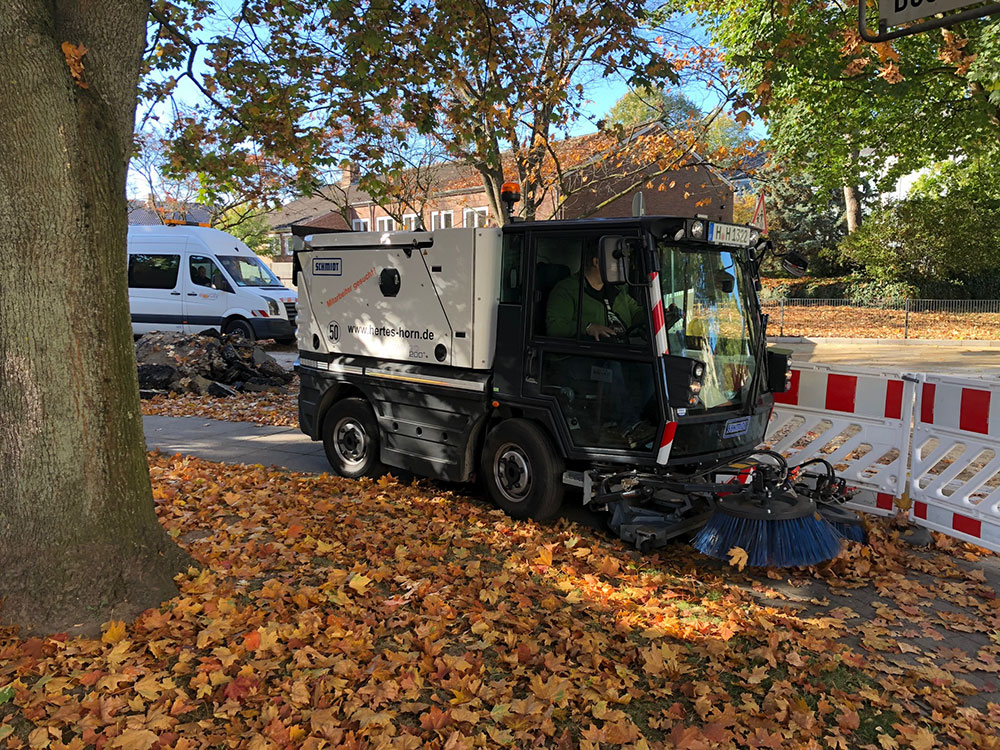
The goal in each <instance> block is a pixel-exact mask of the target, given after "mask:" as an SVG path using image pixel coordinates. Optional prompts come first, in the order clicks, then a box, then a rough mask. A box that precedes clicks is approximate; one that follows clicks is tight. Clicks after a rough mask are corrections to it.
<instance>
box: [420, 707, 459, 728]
mask: <svg viewBox="0 0 1000 750" xmlns="http://www.w3.org/2000/svg"><path fill="white" fill-rule="evenodd" d="M449 724H451V713H450V712H448V711H442V710H441V709H440V708H438V707H437V706H431V710H430V711H428V712H427V713H424V714H421V715H420V726H422V727H423V728H424V729H434V730H438V729H444V728H445V727H446V726H448V725H449Z"/></svg>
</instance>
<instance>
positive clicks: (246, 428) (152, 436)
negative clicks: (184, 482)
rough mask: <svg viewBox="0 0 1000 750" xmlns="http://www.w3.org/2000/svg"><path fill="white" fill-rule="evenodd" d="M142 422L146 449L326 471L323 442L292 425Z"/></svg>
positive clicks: (160, 419) (150, 418) (185, 419)
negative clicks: (312, 438) (314, 440)
mask: <svg viewBox="0 0 1000 750" xmlns="http://www.w3.org/2000/svg"><path fill="white" fill-rule="evenodd" d="M142 424H143V430H144V432H145V433H146V448H147V449H148V450H160V451H162V452H163V453H167V454H171V455H172V454H174V453H184V454H187V455H191V456H197V457H198V458H204V459H207V460H209V461H219V462H225V463H243V464H262V465H264V466H271V465H272V464H274V465H278V466H284V467H285V468H287V469H290V470H292V471H304V472H312V473H317V474H318V473H322V472H328V471H330V464H329V463H327V460H326V454H325V453H324V452H323V444H322V443H318V442H317V443H314V442H313V441H312V440H310V439H309V438H308V437H306V436H305V435H303V434H302V433H301V432H299V430H298V428H295V427H267V426H264V425H257V424H253V423H251V422H221V421H218V420H215V419H201V418H199V417H157V416H146V417H143V418H142Z"/></svg>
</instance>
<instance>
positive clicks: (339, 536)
mask: <svg viewBox="0 0 1000 750" xmlns="http://www.w3.org/2000/svg"><path fill="white" fill-rule="evenodd" d="M150 470H151V474H152V478H153V486H154V497H155V499H156V503H157V509H158V512H159V515H160V518H161V521H162V523H163V524H164V526H165V527H166V528H167V529H168V530H169V531H170V533H171V535H172V536H173V537H174V538H175V539H177V541H178V542H179V543H180V544H182V545H184V546H185V547H186V548H187V549H188V550H189V551H190V552H191V554H192V555H193V556H194V558H195V559H196V560H197V561H198V562H199V563H200V564H201V565H202V566H203V568H202V569H201V570H195V569H192V570H190V571H189V572H188V573H187V574H186V575H183V576H181V577H180V580H179V583H180V587H181V595H180V596H178V597H177V598H175V599H173V600H171V601H169V602H167V603H165V604H164V605H163V607H162V608H160V609H159V610H151V611H148V612H146V613H145V614H144V615H142V616H141V617H140V618H139V620H138V621H137V622H136V623H135V624H134V625H125V624H123V623H117V622H113V623H108V624H107V625H106V626H105V628H104V632H103V637H102V638H101V639H99V640H85V639H73V640H67V639H65V638H61V637H58V636H57V637H53V638H47V639H38V638H29V639H26V640H23V639H19V638H17V637H15V636H14V635H13V634H11V633H5V632H3V631H0V745H5V746H6V747H9V748H20V747H29V746H30V747H34V748H45V747H51V748H56V749H63V748H85V747H87V748H89V747H93V748H123V749H128V750H135V749H138V750H149V749H150V748H177V749H178V750H184V749H190V748H230V747H241V748H243V747H245V748H253V749H255V750H257V749H263V748H274V749H278V748H308V749H309V750H318V749H319V748H338V747H344V748H364V747H369V748H378V747H385V748H390V747H401V748H419V747H431V748H434V747H437V748H463V747H535V746H541V747H562V748H576V747H580V748H594V747H608V748H610V747H664V748H670V747H676V748H686V749H689V750H703V749H704V750H707V749H709V748H732V747H737V748H774V749H775V750H777V749H778V748H876V749H878V750H891V749H892V748H897V747H898V748H914V749H916V750H927V749H929V748H936V747H939V748H944V747H965V748H978V749H984V750H990V749H995V748H1000V740H998V738H997V732H998V728H1000V705H998V701H1000V692H998V688H997V686H996V681H997V678H998V670H1000V663H998V658H1000V605H998V600H997V598H996V590H995V585H996V578H995V576H994V573H995V572H996V571H997V570H998V568H997V565H996V559H995V558H992V557H982V556H981V555H980V554H979V553H978V552H976V551H975V550H974V549H973V548H970V547H966V546H964V545H963V546H958V545H955V546H954V548H952V549H946V550H941V549H938V550H934V551H927V552H915V551H913V550H911V549H909V548H908V547H906V546H905V545H904V544H902V543H901V542H900V541H899V540H898V538H897V531H896V530H894V529H893V527H892V525H891V524H889V523H885V524H884V525H882V526H879V527H878V528H876V529H874V530H873V546H872V547H862V546H859V545H855V546H852V547H851V548H849V549H848V550H847V551H846V553H845V554H844V556H843V557H842V558H841V559H839V560H837V561H835V562H834V563H833V564H831V565H829V566H828V567H826V568H824V569H822V570H819V571H804V572H797V573H794V574H792V578H791V579H790V578H789V574H788V573H787V572H785V573H776V572H775V573H771V574H770V576H769V575H768V573H767V572H761V571H758V572H749V571H747V572H743V573H740V572H738V571H736V570H734V569H732V568H728V567H725V566H722V565H720V564H718V563H715V562H711V561H708V560H706V559H705V558H702V557H700V556H698V555H697V554H696V553H694V552H692V551H690V550H689V549H688V548H686V547H683V546H679V545H678V546H674V547H670V548H668V549H667V550H666V551H664V552H662V553H661V554H659V555H652V556H639V555H638V554H636V553H635V552H633V551H630V550H628V549H626V548H625V547H624V546H623V545H621V544H620V543H618V542H617V541H613V540H611V539H609V538H608V537H605V536H604V535H602V534H601V533H600V532H595V531H592V530H590V529H587V528H585V527H582V526H580V525H577V524H573V523H569V522H566V521H561V522H560V523H559V524H558V525H556V526H548V527H543V526H538V525H536V524H533V523H523V522H515V521H512V520H511V519H509V518H507V517H506V516H504V515H503V514H502V513H500V512H499V511H496V510H494V509H492V508H490V507H489V506H487V505H486V504H484V503H482V502H480V501H478V500H475V499H467V498H462V497H459V496H456V495H453V494H452V493H451V492H449V491H445V490H442V489H441V488H440V487H436V486H434V485H431V484H427V483H422V484H414V485H408V484H400V483H397V482H396V481H394V480H392V479H391V478H386V479H383V480H381V481H379V482H371V481H363V482H352V481H349V480H345V479H339V478H334V477H330V476H328V475H318V476H316V475H305V474H293V473H287V472H283V471H277V470H274V469H264V468H261V467H249V468H248V467H244V466H235V465H224V464H214V463H209V462H206V461H202V460H198V459H194V458H185V457H180V456H174V457H166V456H162V455H156V454H153V455H151V457H150ZM845 602H850V603H852V604H851V606H848V604H846V603H845Z"/></svg>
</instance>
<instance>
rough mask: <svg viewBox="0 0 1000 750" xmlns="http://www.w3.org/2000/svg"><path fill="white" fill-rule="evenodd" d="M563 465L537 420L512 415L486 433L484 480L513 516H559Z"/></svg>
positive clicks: (498, 501) (536, 518) (542, 517)
mask: <svg viewBox="0 0 1000 750" xmlns="http://www.w3.org/2000/svg"><path fill="white" fill-rule="evenodd" d="M563 468H564V467H563V460H562V458H561V457H559V456H558V455H557V454H556V451H555V448H554V447H553V446H552V441H551V440H549V438H548V437H547V436H546V434H545V433H544V432H543V431H542V430H541V429H540V428H539V427H538V426H537V425H536V424H535V423H534V422H529V421H528V420H526V419H508V420H506V421H504V422H501V423H500V424H498V425H497V426H496V427H494V428H493V429H492V430H491V431H490V434H489V435H487V436H486V442H485V444H484V445H483V453H482V459H481V469H482V474H483V480H484V482H485V483H486V488H487V490H488V491H489V493H490V497H491V498H492V499H493V502H494V503H496V505H497V506H498V507H499V508H501V509H503V510H504V511H506V513H507V514H508V515H510V516H512V517H513V518H520V519H526V518H532V519H534V520H536V521H550V520H552V519H553V518H556V517H557V516H558V515H559V508H560V507H561V506H562V501H563V495H564V494H565V487H564V486H563V483H562V475H563Z"/></svg>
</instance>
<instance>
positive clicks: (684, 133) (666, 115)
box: [608, 87, 757, 167]
mask: <svg viewBox="0 0 1000 750" xmlns="http://www.w3.org/2000/svg"><path fill="white" fill-rule="evenodd" d="M608 122H610V123H612V124H617V125H622V126H625V127H634V126H637V125H642V124H644V123H647V122H660V123H663V125H665V126H666V127H667V128H669V129H670V130H673V131H677V133H678V136H679V137H680V138H681V139H682V140H684V141H692V140H693V142H694V150H696V151H698V152H699V154H701V155H702V156H703V157H705V158H707V159H708V160H709V161H711V162H713V163H714V164H717V165H718V166H727V167H728V166H733V165H734V155H740V156H742V155H745V153H746V151H747V150H748V149H749V150H756V148H757V141H756V139H753V138H751V137H748V135H747V132H746V127H745V125H742V124H740V123H739V122H737V121H736V119H735V118H734V117H732V116H731V115H730V114H728V113H727V112H725V111H723V110H722V109H721V108H716V109H714V110H713V111H712V112H709V113H705V112H703V111H702V110H701V108H700V107H699V106H698V105H697V104H695V103H694V102H693V101H692V100H691V99H690V98H689V97H688V96H687V95H686V94H684V93H683V92H674V91H668V90H667V89H665V88H649V87H645V88H639V89H631V90H629V91H628V92H626V93H625V94H624V95H623V96H622V97H621V98H620V99H619V100H618V101H617V102H615V105H614V106H613V107H612V108H611V111H610V112H609V113H608Z"/></svg>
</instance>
